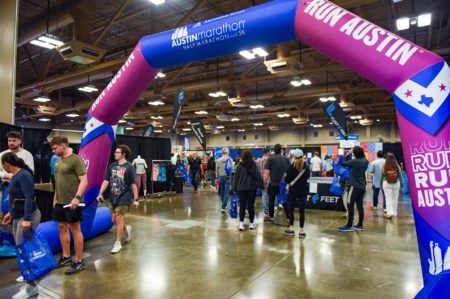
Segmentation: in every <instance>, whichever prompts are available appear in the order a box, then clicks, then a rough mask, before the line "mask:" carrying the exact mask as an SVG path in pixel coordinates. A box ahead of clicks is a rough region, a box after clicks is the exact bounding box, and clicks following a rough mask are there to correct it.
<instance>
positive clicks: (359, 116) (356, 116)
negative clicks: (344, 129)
mask: <svg viewBox="0 0 450 299" xmlns="http://www.w3.org/2000/svg"><path fill="white" fill-rule="evenodd" d="M350 119H362V116H361V115H352V116H350Z"/></svg>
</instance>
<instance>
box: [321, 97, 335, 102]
mask: <svg viewBox="0 0 450 299" xmlns="http://www.w3.org/2000/svg"><path fill="white" fill-rule="evenodd" d="M319 101H321V102H322V103H326V102H336V98H335V97H333V96H331V97H321V98H320V99H319Z"/></svg>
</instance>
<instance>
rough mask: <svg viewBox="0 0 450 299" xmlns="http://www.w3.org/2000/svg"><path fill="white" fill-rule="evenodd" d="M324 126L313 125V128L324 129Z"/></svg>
mask: <svg viewBox="0 0 450 299" xmlns="http://www.w3.org/2000/svg"><path fill="white" fill-rule="evenodd" d="M322 127H323V125H313V128H322Z"/></svg>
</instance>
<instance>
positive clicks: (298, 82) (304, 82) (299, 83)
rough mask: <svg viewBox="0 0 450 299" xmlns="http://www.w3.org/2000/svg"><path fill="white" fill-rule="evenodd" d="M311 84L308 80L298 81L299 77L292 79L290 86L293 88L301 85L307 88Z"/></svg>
mask: <svg viewBox="0 0 450 299" xmlns="http://www.w3.org/2000/svg"><path fill="white" fill-rule="evenodd" d="M311 84H312V82H311V81H310V80H309V79H300V78H299V77H294V78H292V80H291V85H292V86H294V87H299V86H302V85H305V86H309V85H311Z"/></svg>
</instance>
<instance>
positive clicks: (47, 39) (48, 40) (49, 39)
mask: <svg viewBox="0 0 450 299" xmlns="http://www.w3.org/2000/svg"><path fill="white" fill-rule="evenodd" d="M38 40H40V41H43V42H44V43H47V44H50V45H54V46H55V47H59V46H62V45H64V43H63V42H62V41H60V40H58V39H57V37H56V36H52V35H50V34H47V35H43V36H41V37H39V38H38Z"/></svg>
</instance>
